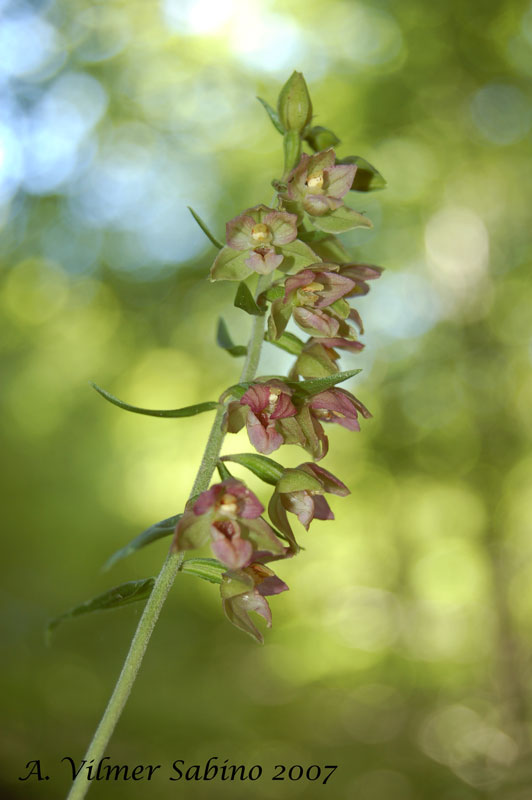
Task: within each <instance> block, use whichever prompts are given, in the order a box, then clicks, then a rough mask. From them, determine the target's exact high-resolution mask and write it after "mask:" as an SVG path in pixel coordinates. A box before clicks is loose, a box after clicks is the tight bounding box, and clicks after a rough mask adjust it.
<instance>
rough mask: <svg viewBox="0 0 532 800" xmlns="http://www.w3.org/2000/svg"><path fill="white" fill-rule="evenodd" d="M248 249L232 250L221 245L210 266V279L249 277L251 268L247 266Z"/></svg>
mask: <svg viewBox="0 0 532 800" xmlns="http://www.w3.org/2000/svg"><path fill="white" fill-rule="evenodd" d="M248 256H249V250H234V249H233V248H232V247H227V245H226V246H225V247H222V249H221V250H220V252H219V253H218V255H217V256H216V258H215V259H214V263H213V265H212V267H211V272H210V280H211V281H243V280H244V279H245V278H249V276H250V275H251V274H252V270H250V268H249V267H248V266H247V264H246V259H247V258H248Z"/></svg>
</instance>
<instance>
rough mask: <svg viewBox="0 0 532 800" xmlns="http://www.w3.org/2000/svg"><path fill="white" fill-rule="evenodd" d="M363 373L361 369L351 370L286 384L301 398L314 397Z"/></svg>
mask: <svg viewBox="0 0 532 800" xmlns="http://www.w3.org/2000/svg"><path fill="white" fill-rule="evenodd" d="M359 372H362V370H361V369H349V370H347V372H337V373H336V375H329V376H327V377H325V378H307V379H306V380H304V381H286V383H287V384H288V385H289V386H290V387H291V388H293V389H294V390H295V393H296V394H298V395H299V396H300V397H312V396H313V395H315V394H319V392H324V391H326V390H327V389H330V388H331V387H332V386H336V384H337V383H342V382H343V381H346V380H348V379H349V378H352V377H353V376H354V375H358V373H359Z"/></svg>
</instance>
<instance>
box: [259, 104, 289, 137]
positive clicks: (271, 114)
mask: <svg viewBox="0 0 532 800" xmlns="http://www.w3.org/2000/svg"><path fill="white" fill-rule="evenodd" d="M257 100H258V101H259V103H261V104H262V106H263V107H264V108H265V110H266V113H267V114H268V116H269V118H270V119H271V121H272V123H273V127H274V128H275V129H276V130H278V131H279V133H281V134H284V128H283V126H282V125H281V120H280V119H279V114H278V113H277V111H275V109H273V108H272V107H271V105H270V104H269V103H267V102H266V100H263V99H262V97H257Z"/></svg>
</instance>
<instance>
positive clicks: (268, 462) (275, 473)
mask: <svg viewBox="0 0 532 800" xmlns="http://www.w3.org/2000/svg"><path fill="white" fill-rule="evenodd" d="M221 460H222V461H232V462H234V463H235V464H240V465H241V466H242V467H246V469H249V471H250V472H252V473H253V474H254V475H256V476H257V478H260V479H261V480H262V481H264V482H265V483H269V484H271V486H275V484H276V483H277V481H278V480H279V479H280V478H281V476H282V475H283V473H284V467H283V466H282V465H281V464H278V463H277V461H274V460H273V458H267V457H266V456H260V455H258V454H257V453H236V454H234V455H230V456H223V457H222V459H221Z"/></svg>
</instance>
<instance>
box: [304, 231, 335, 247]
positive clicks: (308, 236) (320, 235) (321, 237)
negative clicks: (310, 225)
mask: <svg viewBox="0 0 532 800" xmlns="http://www.w3.org/2000/svg"><path fill="white" fill-rule="evenodd" d="M298 238H299V239H300V241H302V242H311V243H312V244H314V243H316V242H323V241H325V240H326V239H329V238H330V234H328V233H324V232H323V231H299V233H298Z"/></svg>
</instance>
